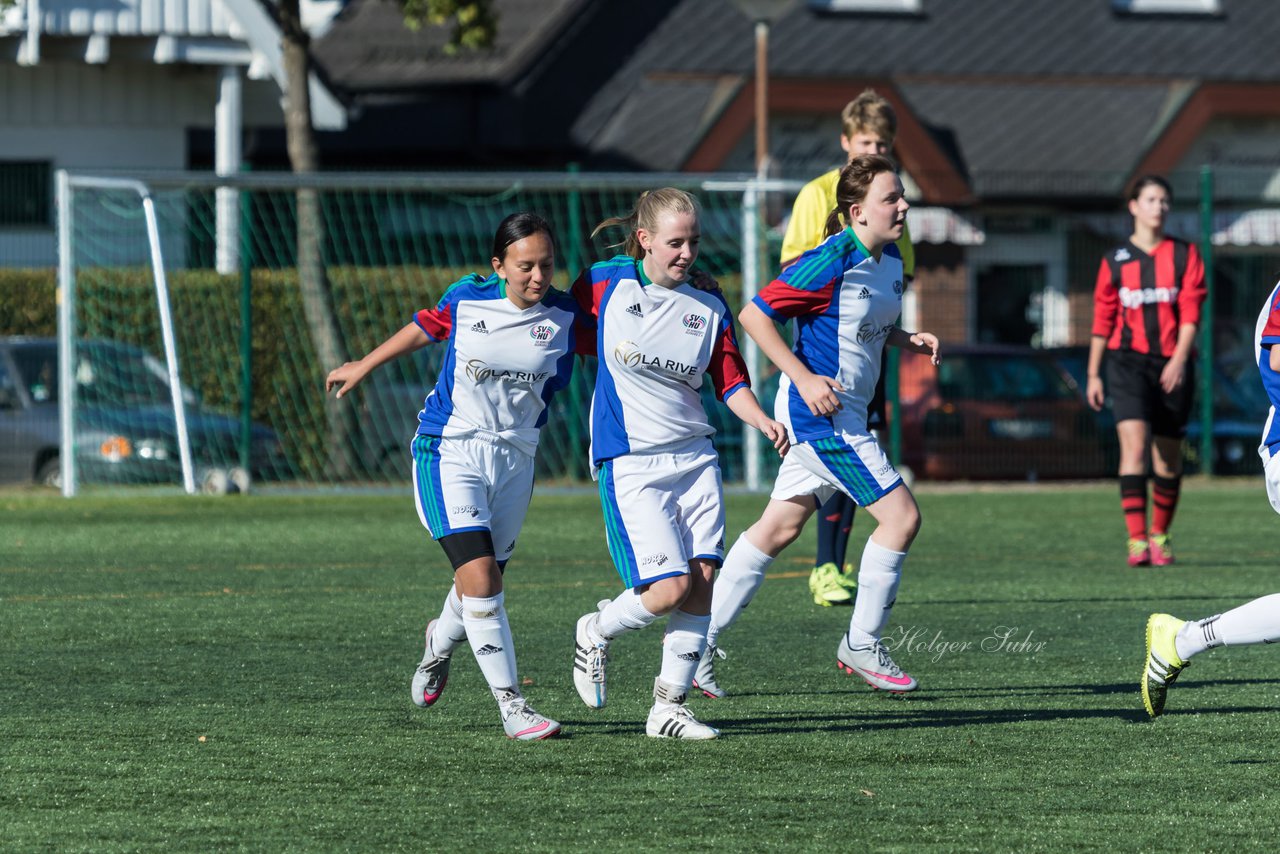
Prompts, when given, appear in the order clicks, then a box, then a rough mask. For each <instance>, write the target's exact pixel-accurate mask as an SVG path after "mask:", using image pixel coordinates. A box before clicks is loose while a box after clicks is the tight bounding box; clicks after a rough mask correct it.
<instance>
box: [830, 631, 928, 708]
mask: <svg viewBox="0 0 1280 854" xmlns="http://www.w3.org/2000/svg"><path fill="white" fill-rule="evenodd" d="M836 667H837V668H839V669H840V670H842V671H844V672H845V673H848V674H849V675H851V676H852V675H857V676H861V677H862V678H863V679H865V680H866V682H867V684H868V685H870V686H871V687H872V688H875V689H877V690H879V691H889V692H891V693H894V694H905V693H906V692H908V691H914V690H915V689H916V686H917V684H918V683H917V682H916V680H915V677H913V676H909V675H907V674H906V673H903V672H902V668H901V667H899V666H898V665H896V664H894V663H893V659H892V658H890V657H889V650H887V649H885V647H884V644H883V643H881V642H880V641H876V642H875V643H873V644H871V645H870V646H863V647H858V648H856V649H855V648H853V647H851V646H849V635H848V634H846V635H845V636H844V637H842V638H841V639H840V646H838V647H836Z"/></svg>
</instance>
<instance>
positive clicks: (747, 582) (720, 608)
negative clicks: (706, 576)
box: [707, 531, 773, 646]
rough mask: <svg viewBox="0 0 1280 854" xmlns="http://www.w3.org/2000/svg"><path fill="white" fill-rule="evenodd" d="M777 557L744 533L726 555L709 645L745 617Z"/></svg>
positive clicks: (715, 595) (714, 597)
mask: <svg viewBox="0 0 1280 854" xmlns="http://www.w3.org/2000/svg"><path fill="white" fill-rule="evenodd" d="M771 563H773V558H772V557H770V556H769V555H767V554H765V553H764V552H762V551H760V550H759V549H758V548H756V547H755V546H754V545H752V544H751V541H750V540H748V539H747V534H746V532H745V531H743V532H742V533H741V534H739V535H738V539H737V541H736V542H734V544H733V548H731V549H729V554H727V555H725V558H724V566H722V567H721V568H720V574H719V575H718V576H716V585H715V589H714V590H713V592H712V594H711V626H710V628H708V629H707V646H715V645H716V638H717V637H719V635H720V632H722V631H724V630H725V629H727V628H729V627H730V626H732V625H733V624H734V621H735V620H737V619H738V617H739V616H740V615H741V614H742V612H743V611H744V610H745V609H746V607H747V606H748V605H750V604H751V600H752V598H754V597H755V595H756V591H757V590H759V589H760V585H761V584H764V571H765V570H766V569H768V568H769V564H771Z"/></svg>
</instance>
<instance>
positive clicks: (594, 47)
mask: <svg viewBox="0 0 1280 854" xmlns="http://www.w3.org/2000/svg"><path fill="white" fill-rule="evenodd" d="M495 5H496V9H497V12H498V15H499V39H498V43H497V44H496V45H495V46H494V48H493V49H492V50H490V51H482V52H479V53H470V54H456V55H448V54H446V53H445V52H444V51H443V49H442V46H443V35H442V34H441V33H439V32H428V31H425V30H424V31H422V32H419V33H410V32H408V31H405V30H404V29H403V28H402V27H400V26H399V23H398V20H397V12H396V7H395V4H394V3H393V2H391V0H353V2H351V3H349V4H348V5H347V7H346V8H345V9H344V11H343V12H342V13H341V14H340V15H339V16H338V17H337V18H336V19H335V21H334V25H333V27H332V28H331V29H330V30H329V31H328V33H327V34H326V35H325V36H324V37H322V38H321V39H319V40H318V41H317V43H316V45H315V56H316V58H317V61H318V64H319V65H320V67H321V68H323V69H324V70H325V74H326V77H327V79H329V80H330V81H331V82H332V84H333V85H334V86H335V87H336V88H337V89H338V90H340V91H341V92H343V93H344V97H345V98H346V99H347V100H348V102H349V103H351V104H353V105H355V106H356V109H357V110H358V111H360V112H361V115H362V118H361V119H360V120H358V121H357V122H356V123H355V124H354V125H353V128H358V126H359V124H360V122H369V123H370V125H369V126H370V127H376V128H378V129H379V132H380V133H382V134H383V135H385V130H386V128H388V127H398V128H400V129H402V130H403V131H405V132H402V133H398V134H396V135H395V139H396V141H395V142H393V143H390V146H391V147H392V148H394V149H395V150H394V151H393V152H391V155H390V156H391V158H392V159H393V160H395V161H396V162H400V163H405V164H409V165H413V166H414V167H416V168H472V169H474V168H501V169H516V168H533V169H558V168H564V167H565V165H566V164H568V163H570V162H576V163H579V164H582V166H583V168H585V169H606V170H616V169H628V170H651V171H658V172H697V173H703V172H733V173H748V172H753V171H754V169H755V155H756V152H755V145H754V127H755V109H754V103H755V95H756V93H755V84H754V79H755V77H754V69H755V56H756V42H755V37H754V31H755V24H754V22H753V21H752V20H749V19H748V18H747V16H746V15H744V14H743V13H742V12H741V11H740V9H739V4H737V3H735V2H732V0H656V2H647V3H643V4H640V3H612V2H604V0H544V2H536V0H495ZM783 6H784V7H785V8H784V9H783V11H782V12H781V14H780V15H779V16H778V17H777V18H776V20H774V21H773V22H772V23H771V25H770V27H769V31H768V70H769V82H768V110H769V154H770V170H771V174H773V175H775V176H779V177H784V178H797V179H800V178H803V179H807V178H809V177H812V176H815V175H817V174H819V173H821V172H823V171H826V170H827V169H830V168H832V167H834V166H837V165H839V163H840V160H841V158H842V156H843V154H842V152H841V150H840V148H839V145H838V139H839V132H840V126H839V120H838V116H839V112H840V109H841V108H842V107H843V105H844V104H845V103H846V102H848V101H849V100H850V99H851V98H853V97H854V96H855V95H857V94H858V93H859V92H860V91H862V90H863V89H864V88H868V87H870V88H874V89H875V90H877V91H878V92H880V93H882V94H883V95H885V96H886V97H887V98H888V99H889V100H890V101H891V102H892V103H893V104H894V106H895V109H896V111H897V114H898V120H899V132H898V138H897V141H896V146H895V149H894V155H895V157H896V158H897V160H898V161H899V163H900V164H901V165H902V169H903V176H904V179H905V182H906V184H907V186H908V191H909V197H910V198H911V200H912V202H913V204H914V205H915V206H916V210H915V211H914V212H913V214H912V220H911V221H912V229H913V233H914V234H915V236H916V240H917V244H918V249H917V251H918V257H919V260H920V264H921V270H920V276H919V277H918V287H917V288H915V289H914V296H913V298H912V304H911V305H910V306H909V312H908V313H909V319H910V320H912V321H915V322H918V323H920V324H921V325H924V326H929V327H930V328H939V329H941V331H943V332H944V333H946V334H947V335H948V337H950V338H952V339H959V340H991V341H1008V342H1017V341H1025V340H1031V341H1034V342H1036V343H1040V344H1045V345H1054V344H1067V343H1074V342H1081V341H1083V340H1086V339H1087V336H1088V326H1089V314H1090V293H1091V289H1092V285H1093V278H1094V275H1095V274H1096V269H1097V263H1098V257H1099V255H1100V253H1101V252H1102V251H1103V249H1104V248H1105V247H1106V246H1107V245H1108V244H1109V243H1111V242H1112V241H1114V240H1116V239H1119V238H1121V237H1123V236H1124V235H1125V234H1127V229H1128V221H1127V217H1126V216H1125V215H1124V214H1123V210H1124V209H1123V206H1122V203H1121V197H1122V194H1123V192H1124V189H1125V188H1126V186H1127V185H1128V184H1130V183H1131V182H1132V180H1133V179H1134V178H1135V177H1137V176H1139V175H1141V174H1145V173H1148V172H1157V173H1162V174H1165V175H1168V176H1170V177H1171V178H1172V179H1173V182H1174V185H1175V192H1176V194H1177V197H1178V201H1179V202H1180V203H1181V206H1180V208H1179V212H1180V216H1178V217H1176V218H1175V220H1176V221H1175V228H1174V230H1175V231H1180V232H1181V233H1182V234H1183V236H1186V237H1189V238H1192V239H1195V238H1196V237H1197V236H1198V233H1199V220H1198V218H1197V216H1196V213H1195V204H1196V201H1197V197H1198V195H1199V192H1200V172H1201V169H1202V167H1204V166H1206V165H1209V166H1212V167H1213V168H1214V169H1215V170H1216V175H1217V188H1216V194H1217V196H1218V200H1217V203H1218V208H1217V219H1216V220H1215V223H1214V241H1215V243H1217V244H1218V245H1219V246H1220V247H1221V251H1220V252H1219V253H1218V264H1217V266H1216V268H1215V269H1216V270H1217V272H1218V273H1219V279H1220V282H1219V291H1220V296H1219V299H1220V300H1222V301H1223V306H1222V308H1223V311H1222V312H1220V316H1221V317H1223V318H1224V321H1223V322H1232V323H1235V322H1237V321H1239V318H1240V317H1243V316H1244V315H1245V314H1249V313H1250V312H1252V311H1253V310H1254V309H1253V308H1252V301H1253V299H1254V296H1255V292H1257V291H1259V289H1261V288H1264V287H1269V285H1270V284H1272V283H1273V282H1272V281H1271V280H1272V279H1273V278H1274V277H1273V276H1272V274H1273V273H1274V272H1275V270H1276V269H1280V258H1277V257H1276V256H1275V254H1274V253H1276V251H1277V250H1276V246H1277V244H1280V217H1278V216H1276V214H1275V210H1274V208H1275V207H1276V206H1277V205H1280V50H1277V49H1276V45H1277V44H1280V15H1277V14H1276V13H1275V11H1276V10H1275V3H1274V2H1272V0H1070V1H1069V2H1068V1H1067V0H793V2H791V3H790V4H783ZM374 44H376V45H378V47H377V48H374V47H372V45H374ZM379 115H381V116H384V117H390V118H383V119H381V120H379V119H377V118H376V117H377V116H379ZM355 149H359V150H363V151H364V154H363V155H362V156H364V157H366V158H369V157H376V156H377V155H375V154H373V153H372V152H373V151H374V150H375V149H376V146H375V147H372V148H371V147H368V146H364V145H357V146H355ZM382 150H383V151H384V152H385V151H386V149H385V148H384V149H382ZM1246 292H1247V293H1246ZM1237 303H1238V305H1237ZM917 308H918V311H916V309H917ZM1249 316H1250V317H1251V316H1252V315H1251V314H1249Z"/></svg>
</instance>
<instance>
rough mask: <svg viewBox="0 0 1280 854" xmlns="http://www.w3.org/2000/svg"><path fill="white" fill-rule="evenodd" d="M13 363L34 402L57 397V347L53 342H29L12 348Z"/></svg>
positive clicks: (48, 400) (53, 399)
mask: <svg viewBox="0 0 1280 854" xmlns="http://www.w3.org/2000/svg"><path fill="white" fill-rule="evenodd" d="M13 363H14V365H16V366H17V368H18V376H20V377H21V378H22V384H23V385H24V386H26V389H27V394H29V395H30V396H31V399H32V400H33V401H35V402H36V403H50V402H52V401H56V400H57V399H58V348H57V347H56V346H54V345H53V344H31V345H23V346H15V347H14V348H13Z"/></svg>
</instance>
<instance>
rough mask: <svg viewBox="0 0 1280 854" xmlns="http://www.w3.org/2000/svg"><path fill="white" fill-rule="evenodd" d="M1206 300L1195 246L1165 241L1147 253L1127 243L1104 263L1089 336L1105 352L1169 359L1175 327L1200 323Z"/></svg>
mask: <svg viewBox="0 0 1280 854" xmlns="http://www.w3.org/2000/svg"><path fill="white" fill-rule="evenodd" d="M1204 297H1205V287H1204V263H1203V262H1202V261H1201V260H1200V251H1199V250H1198V249H1196V247H1195V246H1194V245H1193V244H1190V243H1187V242H1186V241H1185V240H1179V239H1177V238H1176V237H1166V238H1165V239H1164V240H1162V241H1161V242H1160V244H1159V245H1158V246H1156V248H1155V249H1154V250H1152V251H1151V252H1150V253H1147V252H1143V251H1142V250H1141V249H1139V248H1138V247H1136V246H1134V245H1133V243H1132V242H1128V243H1125V244H1124V245H1123V246H1120V247H1117V248H1116V249H1113V250H1112V251H1110V252H1108V253H1107V254H1106V255H1104V256H1103V258H1102V267H1101V268H1100V269H1099V270H1098V284H1097V286H1096V287H1095V288H1094V292H1093V334H1094V335H1097V336H1099V337H1102V338H1105V339H1107V349H1108V350H1133V351H1134V352H1136V353H1149V354H1151V355H1153V356H1165V357H1169V356H1172V355H1173V350H1174V347H1175V346H1176V345H1177V343H1178V327H1180V326H1182V325H1184V324H1187V323H1199V322H1200V306H1201V304H1202V303H1204Z"/></svg>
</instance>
